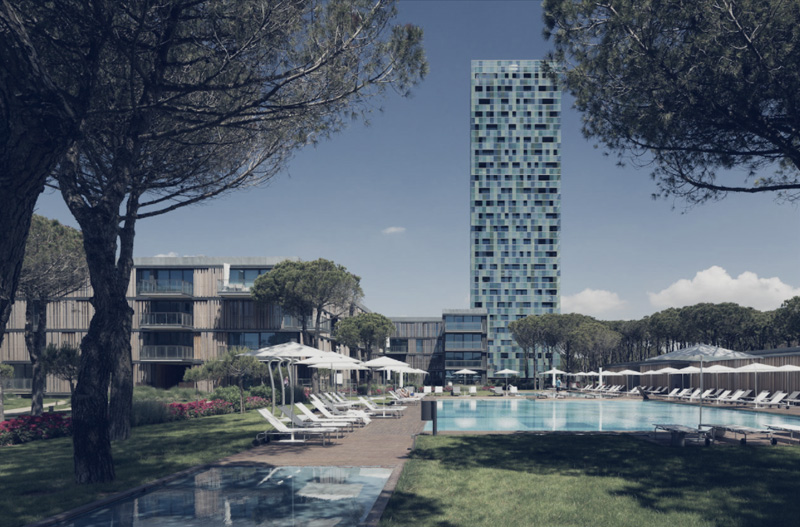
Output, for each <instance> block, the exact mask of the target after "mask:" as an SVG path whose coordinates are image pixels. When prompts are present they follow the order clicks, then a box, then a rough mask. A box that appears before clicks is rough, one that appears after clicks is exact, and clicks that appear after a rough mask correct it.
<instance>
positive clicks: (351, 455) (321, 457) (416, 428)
mask: <svg viewBox="0 0 800 527" xmlns="http://www.w3.org/2000/svg"><path fill="white" fill-rule="evenodd" d="M420 414H421V405H419V404H416V405H411V406H408V408H407V409H406V411H405V412H403V417H401V418H399V419H398V418H374V419H373V420H372V422H371V423H370V424H369V425H367V426H365V427H363V428H356V429H355V430H354V431H353V432H349V433H345V434H344V437H340V438H334V439H333V441H332V443H329V444H328V445H326V446H323V445H322V443H321V441H319V440H311V441H308V442H306V443H280V442H278V441H271V442H269V443H267V444H266V445H262V446H258V447H255V448H252V449H250V450H247V451H245V452H240V453H238V454H234V455H232V456H230V457H227V458H225V459H222V460H220V461H219V462H218V463H216V464H220V465H236V464H240V463H241V464H245V465H250V466H252V465H253V464H257V463H264V464H267V465H272V466H278V467H284V466H337V467H386V468H391V469H393V470H392V475H391V476H390V477H389V480H388V481H387V482H386V485H385V486H384V488H383V492H381V495H380V496H379V497H378V499H377V501H376V502H375V505H374V506H373V507H372V511H370V513H369V515H368V516H367V519H366V521H365V523H364V525H367V526H376V525H378V521H379V520H380V517H381V514H383V510H384V509H385V508H386V504H387V503H388V502H389V498H390V497H391V495H392V492H394V489H395V487H396V486H397V480H398V479H399V478H400V473H401V472H402V470H403V465H404V464H405V462H406V460H407V459H408V454H409V453H410V452H411V449H412V448H413V446H414V437H415V436H416V435H417V434H419V433H421V432H422V429H423V428H424V427H425V422H424V421H422V420H421V418H420Z"/></svg>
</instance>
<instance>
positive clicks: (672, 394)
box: [664, 388, 692, 399]
mask: <svg viewBox="0 0 800 527" xmlns="http://www.w3.org/2000/svg"><path fill="white" fill-rule="evenodd" d="M691 391H692V389H691V388H684V389H683V390H678V391H677V392H676V391H675V390H673V391H672V392H670V393H669V394H667V395H665V396H664V397H666V398H667V399H680V398H681V397H683V396H684V395H687V394H689V393H691Z"/></svg>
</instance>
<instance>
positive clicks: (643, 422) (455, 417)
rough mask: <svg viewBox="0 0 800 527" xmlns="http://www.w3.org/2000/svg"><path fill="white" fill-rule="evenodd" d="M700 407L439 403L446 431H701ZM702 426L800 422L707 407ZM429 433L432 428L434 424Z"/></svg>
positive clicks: (612, 403) (589, 402)
mask: <svg viewBox="0 0 800 527" xmlns="http://www.w3.org/2000/svg"><path fill="white" fill-rule="evenodd" d="M699 412H700V410H699V407H698V406H692V405H685V404H672V403H668V402H663V401H641V400H634V401H620V400H610V399H558V400H552V399H536V400H533V399H503V400H497V401H495V400H478V399H475V400H464V399H459V400H455V401H437V419H438V429H439V430H441V431H465V432H478V431H531V432H542V431H567V432H601V431H616V432H619V431H641V430H652V429H653V425H654V424H656V423H662V424H663V423H670V424H682V425H685V426H691V427H696V426H697V425H698V419H699ZM703 423H714V424H736V425H742V426H751V427H754V428H763V427H764V426H766V425H768V424H782V423H790V424H795V425H800V418H797V417H792V416H783V415H775V414H768V413H763V412H748V411H739V410H731V409H726V408H724V407H723V408H720V407H716V406H703ZM425 430H426V431H431V430H432V424H431V423H430V422H429V423H427V424H426V426H425Z"/></svg>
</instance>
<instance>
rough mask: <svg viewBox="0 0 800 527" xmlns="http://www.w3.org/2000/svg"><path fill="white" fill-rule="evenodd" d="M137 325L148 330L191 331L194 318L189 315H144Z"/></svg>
mask: <svg viewBox="0 0 800 527" xmlns="http://www.w3.org/2000/svg"><path fill="white" fill-rule="evenodd" d="M139 325H140V326H141V327H142V328H149V329H192V328H193V327H194V316H192V315H190V314H189V313H144V314H143V315H142V319H141V321H140V323H139Z"/></svg>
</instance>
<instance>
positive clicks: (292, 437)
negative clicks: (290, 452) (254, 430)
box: [256, 408, 337, 445]
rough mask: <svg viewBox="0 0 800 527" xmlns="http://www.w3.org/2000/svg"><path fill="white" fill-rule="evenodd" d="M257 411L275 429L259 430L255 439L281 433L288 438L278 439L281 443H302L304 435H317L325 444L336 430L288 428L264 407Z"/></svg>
mask: <svg viewBox="0 0 800 527" xmlns="http://www.w3.org/2000/svg"><path fill="white" fill-rule="evenodd" d="M258 413H259V414H261V417H263V418H264V419H266V420H267V422H268V423H269V424H270V425H271V426H272V428H274V429H275V430H276V431H275V432H271V431H265V432H260V433H259V434H257V435H256V440H260V439H262V438H263V439H266V438H267V437H269V435H277V434H281V435H288V436H289V439H281V440H279V442H281V443H303V442H304V441H305V438H306V437H308V436H317V437H320V438H322V444H323V445H325V444H326V441H329V440H330V435H331V434H332V433H334V432H337V430H336V429H335V428H289V427H287V426H286V425H285V424H283V423H282V422H281V420H280V419H278V418H277V417H275V416H274V415H272V413H271V412H270V411H269V410H267V409H266V408H259V409H258ZM297 436H302V437H303V439H297Z"/></svg>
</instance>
